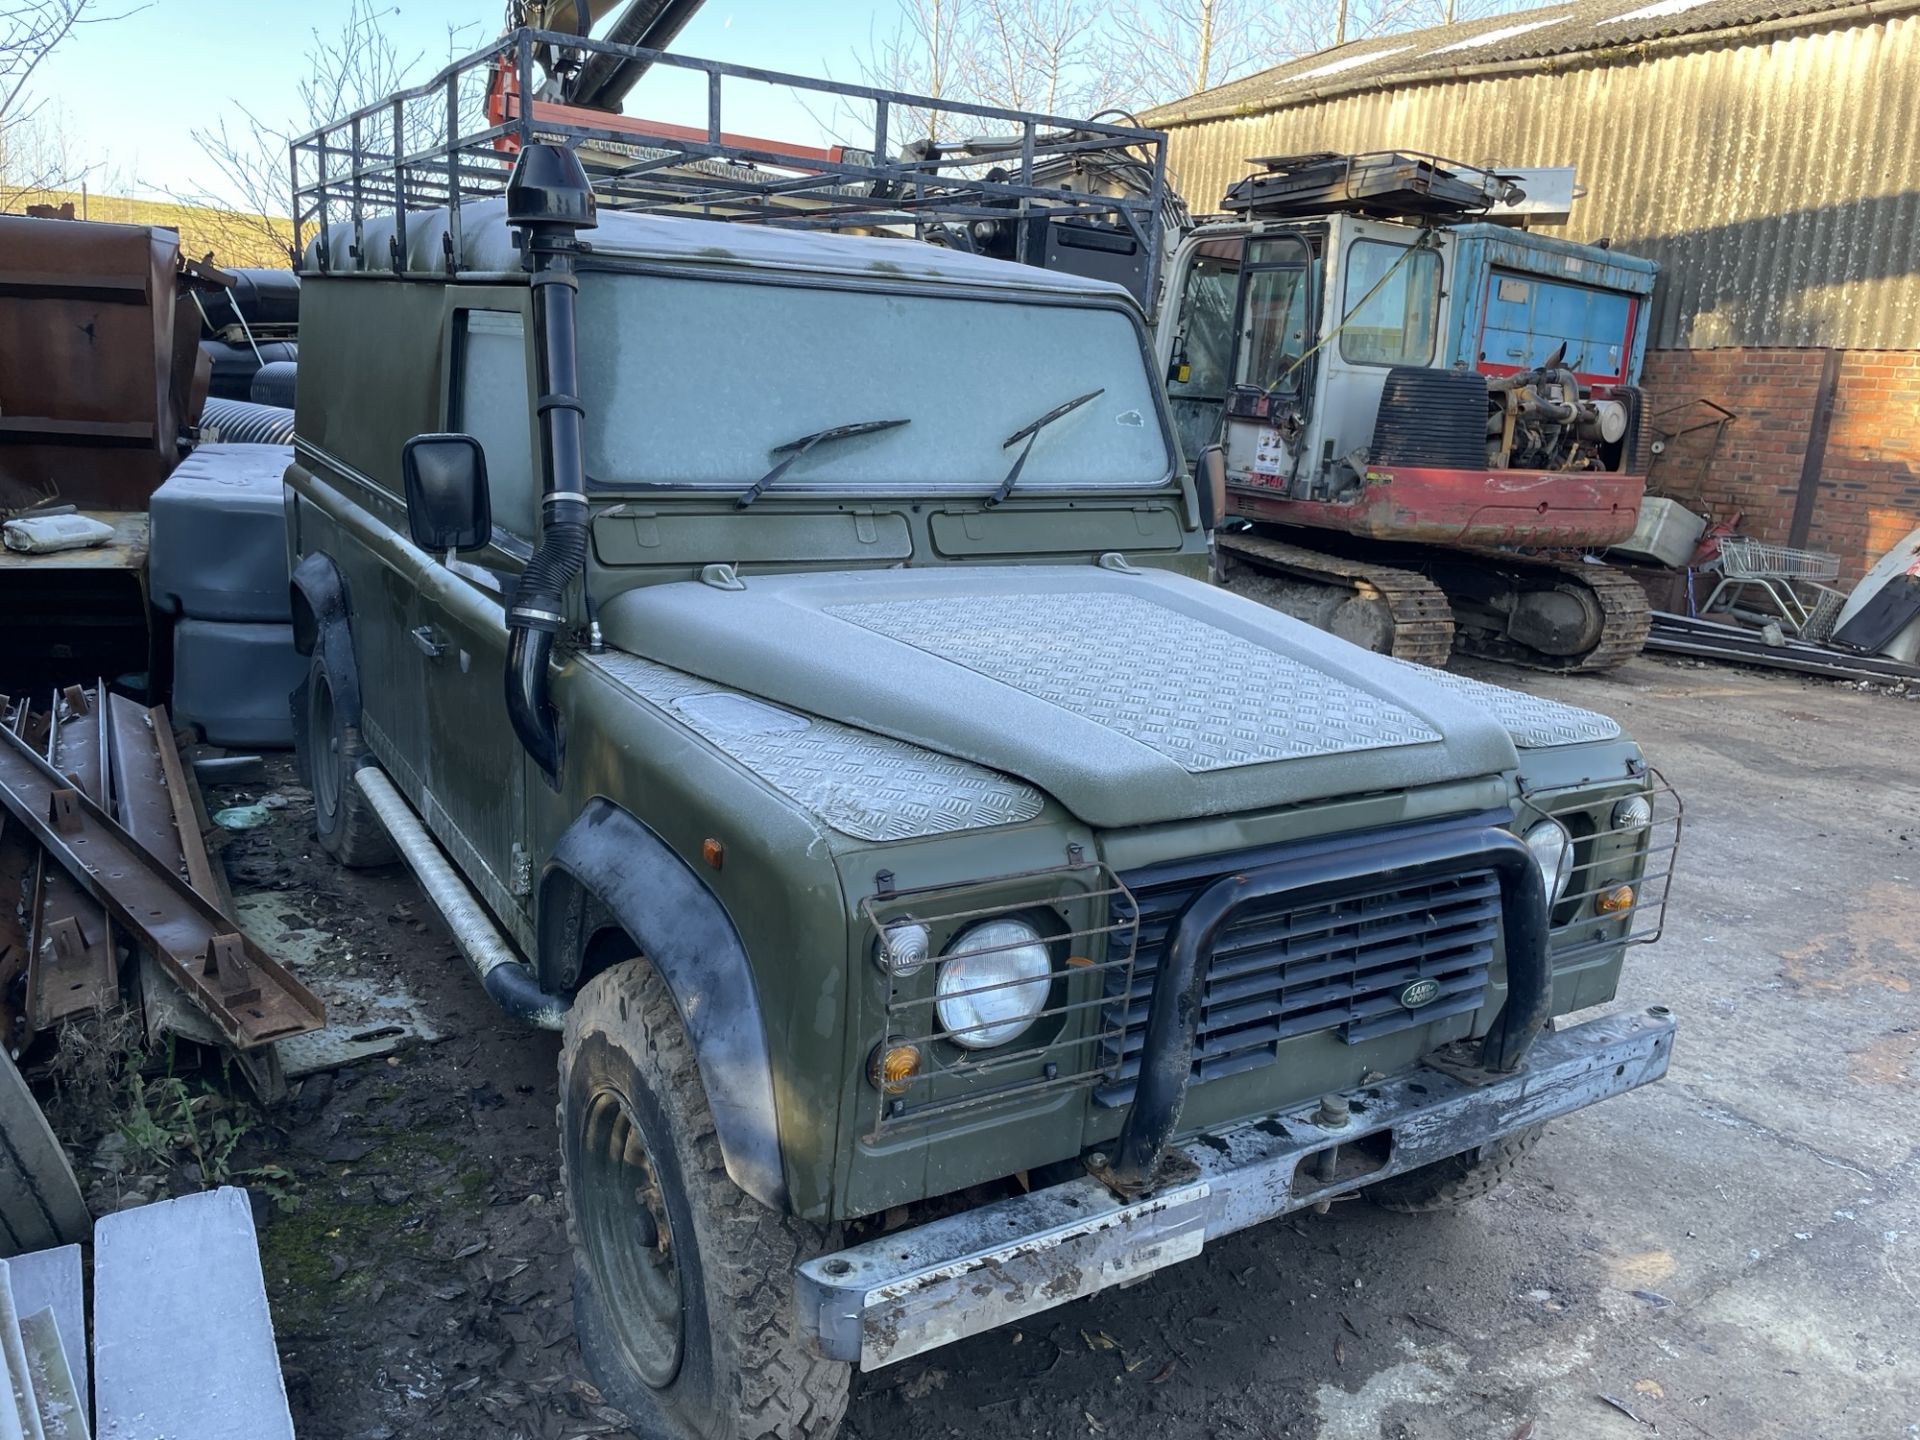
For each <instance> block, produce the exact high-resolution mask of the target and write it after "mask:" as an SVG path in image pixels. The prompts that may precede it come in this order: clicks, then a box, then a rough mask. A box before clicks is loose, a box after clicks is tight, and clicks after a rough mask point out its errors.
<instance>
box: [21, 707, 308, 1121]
mask: <svg viewBox="0 0 1920 1440" xmlns="http://www.w3.org/2000/svg"><path fill="white" fill-rule="evenodd" d="M0 716H3V717H4V720H3V723H0V806H3V807H4V811H5V813H4V815H0V886H4V892H5V893H4V903H0V1027H4V1028H3V1029H0V1034H3V1036H4V1040H5V1045H6V1048H7V1051H8V1053H9V1054H10V1055H12V1056H15V1057H17V1056H19V1055H21V1054H23V1053H24V1052H25V1050H26V1048H27V1047H28V1045H30V1044H31V1043H32V1041H33V1039H34V1038H35V1036H37V1035H39V1034H41V1033H43V1032H46V1031H49V1030H52V1029H54V1028H55V1027H57V1026H59V1025H61V1024H62V1023H64V1022H67V1021H69V1020H73V1019H75V1018H78V1017H80V1016H85V1015H94V1014H100V1013H104V1012H109V1011H116V1010H120V1009H123V1008H127V1009H131V1008H134V1007H137V1008H138V1013H139V1014H140V1015H141V1017H142V1020H143V1023H144V1026H145V1028H146V1031H147V1034H148V1037H149V1039H150V1040H153V1039H156V1038H158V1037H159V1036H161V1035H166V1034H173V1035H180V1036H183V1037H185V1038H187V1039H190V1040H194V1041H197V1042H200V1043H210V1044H215V1045H218V1046H220V1047H222V1048H224V1049H226V1050H229V1051H231V1052H232V1053H233V1055H234V1056H235V1058H236V1059H237V1060H238V1061H239V1062H240V1068H241V1069H242V1070H243V1072H244V1073H245V1074H246V1075H247V1076H248V1078H249V1080H250V1081H251V1082H252V1084H253V1085H254V1087H255V1089H256V1090H258V1091H259V1092H260V1094H261V1096H262V1098H263V1099H273V1098H277V1096H278V1095H279V1094H280V1093H281V1092H282V1091H283V1090H284V1088H285V1079H284V1076H283V1074H282V1071H281V1069H280V1064H279V1060H278V1058H277V1056H276V1055H275V1052H274V1050H273V1048H272V1046H273V1043H274V1042H275V1041H278V1040H282V1039H285V1038H287V1037H289V1036H294V1035H300V1034H304V1033H307V1032H309V1031H313V1030H318V1029H319V1028H320V1027H321V1026H322V1025H323V1024H324V1020H325V1016H324V1007H323V1006H322V1005H321V1002H320V1001H319V999H318V998H316V997H315V996H314V994H313V993H312V992H311V991H310V990H308V989H307V988H306V986H304V985H302V984H301V983H300V982H299V981H298V980H296V979H295V978H294V977H293V976H292V975H291V974H289V973H288V972H287V970H286V969H285V968H283V967H282V966H281V965H280V964H279V962H277V961H276V960H274V959H273V958H272V957H271V956H270V955H268V954H267V953H266V952H265V951H264V950H262V949H261V948H260V947H259V946H258V945H257V944H255V943H254V942H253V941H252V940H250V939H248V938H247V936H246V935H245V933H244V932H243V931H242V930H241V928H240V926H239V923H238V922H237V921H236V920H235V919H234V912H233V900H232V896H231V895H230V894H229V893H228V891H227V888H226V883H225V880H224V878H223V877H222V875H221V874H220V872H219V870H218V869H217V868H216V867H215V866H214V865H213V863H212V860H211V858H210V856H209V854H208V852H207V847H206V841H205V833H206V830H207V828H208V823H207V819H206V813H205V807H204V805H203V803H202V801H201V798H200V793H199V788H198V786H197V784H196V783H195V781H194V778H193V771H192V768H191V767H190V766H189V765H187V764H186V763H184V761H183V759H182V756H181V753H180V748H179V744H178V742H177V740H176V737H175V735H174V732H173V728H172V726H171V724H170V723H169V721H168V718H167V712H166V710H165V708H164V707H159V706H155V707H152V708H148V707H146V706H142V705H140V704H138V703H137V702H135V701H132V700H129V699H127V698H126V697H124V696H121V695H114V694H109V693H108V691H107V688H106V687H105V686H104V685H98V684H96V685H95V686H93V687H92V688H90V689H86V688H81V687H77V686H76V687H71V688H69V689H66V690H64V691H61V692H60V693H58V694H56V695H54V696H51V697H50V700H49V703H47V704H45V705H43V706H35V705H32V704H30V703H29V702H27V701H25V700H22V701H19V702H17V703H16V702H13V701H11V700H8V699H6V698H5V697H0Z"/></svg>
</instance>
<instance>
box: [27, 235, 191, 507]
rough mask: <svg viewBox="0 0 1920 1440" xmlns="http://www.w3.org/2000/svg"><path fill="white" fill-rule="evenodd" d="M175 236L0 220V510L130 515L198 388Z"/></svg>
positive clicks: (173, 452)
mask: <svg viewBox="0 0 1920 1440" xmlns="http://www.w3.org/2000/svg"><path fill="white" fill-rule="evenodd" d="M190 283H192V282H191V278H190V277H189V276H188V275H187V274H185V273H183V271H182V269H181V266H180V240H179V236H177V235H176V234H175V233H174V232H173V231H171V230H162V229H158V228H149V227H146V226H139V225H103V224H96V223H91V222H87V221H70V220H43V219H35V218H32V217H28V216H18V215H5V216H0V509H16V508H19V507H22V506H26V505H30V504H32V503H34V502H35V501H37V500H43V499H49V498H52V499H53V500H54V503H60V504H72V505H76V506H78V507H79V508H80V509H81V510H94V511H99V510H108V511H126V510H135V511H137V510H144V509H145V508H146V503H147V497H148V496H149V495H151V494H152V493H153V491H154V490H155V489H156V488H157V487H158V486H159V484H160V482H161V481H162V480H164V479H165V478H166V476H167V474H168V472H169V471H171V470H172V469H173V467H174V465H175V464H176V463H177V462H178V461H179V458H180V450H179V436H180V430H181V427H182V426H183V425H184V424H186V423H188V422H189V421H190V420H191V419H193V418H194V417H195V415H196V414H197V413H198V409H199V404H200V401H201V400H202V399H204V398H205V394H206V380H205V376H204V374H202V373H201V366H200V361H199V348H198V343H197V342H198V339H199V332H200V316H199V312H198V310H196V309H195V307H194V303H193V299H192V296H191V295H189V294H188V293H187V288H186V287H187V285H188V284H190Z"/></svg>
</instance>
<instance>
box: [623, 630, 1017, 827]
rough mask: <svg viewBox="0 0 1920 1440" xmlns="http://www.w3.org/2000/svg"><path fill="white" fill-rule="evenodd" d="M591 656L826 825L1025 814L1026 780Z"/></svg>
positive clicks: (978, 822) (944, 822)
mask: <svg viewBox="0 0 1920 1440" xmlns="http://www.w3.org/2000/svg"><path fill="white" fill-rule="evenodd" d="M596 663H597V664H598V665H599V666H600V667H601V668H602V669H604V670H606V671H607V672H608V673H609V674H610V675H612V676H613V677H614V678H615V679H616V680H618V681H619V682H620V683H621V684H622V685H625V686H626V687H627V688H628V689H630V690H632V691H633V692H634V693H635V694H637V695H640V696H642V697H644V698H645V699H647V700H649V701H651V702H653V703H654V704H655V705H658V706H659V707H660V708H661V709H663V710H665V711H667V713H669V714H670V715H672V716H673V717H674V718H675V719H677V720H679V721H680V722H681V723H682V724H684V725H686V726H687V727H688V728H689V729H691V730H692V731H694V733H696V734H697V735H699V736H700V737H701V738H702V739H704V740H706V741H707V742H708V743H709V744H710V745H712V746H713V747H714V748H715V749H717V750H719V751H720V752H721V753H723V754H725V755H728V756H731V757H732V758H733V759H735V760H737V761H738V762H739V763H740V764H741V765H743V766H745V767H746V768H747V769H749V770H751V771H753V773H754V774H756V775H758V776H759V777H760V778H761V779H762V780H764V781H766V782H767V783H768V784H769V785H771V786H772V787H773V788H774V789H776V790H778V791H779V792H780V793H781V794H783V795H785V796H787V797H788V798H789V799H791V800H793V801H795V802H796V803H797V804H799V805H801V806H803V807H805V808H806V809H807V810H809V811H811V812H812V813H813V814H815V815H817V816H818V817H819V818H820V819H822V820H824V821H825V822H826V823H827V824H829V825H831V826H832V827H833V828H834V829H836V830H838V831H840V832H842V833H843V834H847V835H851V836H853V837H854V838H856V839H859V840H910V839H914V838H916V837H918V836H922V835H945V834H952V833H954V832H956V831H961V830H979V829H984V828H986V827H988V826H992V825H1011V824H1016V823H1018V822H1019V821H1022V820H1031V819H1032V818H1033V817H1034V816H1036V815H1038V814H1039V813H1040V809H1041V806H1042V804H1043V803H1044V802H1043V800H1042V798H1041V795H1040V792H1039V791H1038V790H1035V789H1034V788H1033V787H1032V786H1031V785H1023V784H1021V783H1020V782H1019V781H1018V780H1011V779H1008V778H1007V777H1006V776H1005V775H1001V774H998V773H996V772H995V771H992V770H989V769H986V768H985V767H984V766H980V765H970V764H968V763H967V762H966V761H964V760H955V759H953V758H952V757H951V756H947V755H936V754H935V753H934V752H933V751H931V750H925V749H922V748H921V747H920V746H918V745H908V744H905V743H903V742H902V741H899V740H890V739H888V738H887V737H886V736H884V735H874V734H870V733H869V732H867V731H864V730H856V729H854V728H852V727H851V726H848V725H841V724H837V723H836V722H834V721H831V720H822V719H819V718H817V717H815V716H809V715H801V714H798V713H796V712H794V711H791V710H784V709H781V708H779V707H778V706H774V705H769V704H767V703H766V702H764V701H761V700H755V699H753V698H751V697H750V696H745V695H740V694H738V693H737V692H734V691H731V690H727V689H724V688H723V687H721V686H717V685H715V684H713V683H712V682H711V681H708V680H702V679H700V678H699V677H698V676H694V675H687V674H683V673H682V672H681V671H678V670H671V669H669V668H667V667H666V666H664V665H656V664H654V663H653V662H652V661H650V660H642V659H639V658H638V657H637V656H632V655H622V654H619V653H617V652H612V653H609V654H606V655H603V656H600V657H599V658H598V659H597V661H596Z"/></svg>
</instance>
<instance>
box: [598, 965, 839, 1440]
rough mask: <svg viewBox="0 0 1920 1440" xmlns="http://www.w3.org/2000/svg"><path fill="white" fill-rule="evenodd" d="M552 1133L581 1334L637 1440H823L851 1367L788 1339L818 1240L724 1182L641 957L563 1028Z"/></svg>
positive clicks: (698, 1095)
mask: <svg viewBox="0 0 1920 1440" xmlns="http://www.w3.org/2000/svg"><path fill="white" fill-rule="evenodd" d="M560 1136H561V1147H562V1156H561V1158H562V1161H563V1163H564V1171H565V1180H566V1198H567V1232H568V1235H569V1237H570V1238H571V1240H572V1242H573V1260H574V1280H573V1308H574V1324H575V1327H576V1329H577V1330H578V1331H579V1336H580V1349H581V1352H582V1353H583V1354H584V1356H585V1357H586V1361H587V1365H588V1368H589V1369H591V1370H592V1372H593V1375H594V1378H595V1380H596V1381H597V1382H598V1384H599V1386H600V1388H601V1390H602V1391H603V1392H604V1393H605V1395H606V1397H607V1399H608V1400H609V1401H611V1402H612V1403H613V1404H614V1405H616V1406H618V1407H619V1408H620V1409H621V1410H622V1411H624V1412H625V1413H626V1416H627V1418H628V1420H629V1421H630V1422H631V1423H632V1425H633V1427H634V1429H635V1431H636V1432H637V1433H638V1434H640V1435H642V1436H645V1437H647V1440H693V1437H700V1440H773V1437H780V1440H786V1437H798V1440H825V1437H828V1436H831V1435H832V1434H833V1433H834V1432H835V1431H836V1430H837V1429H838V1428H839V1424H840V1417H841V1416H842V1414H844V1413H845V1411H846V1408H847V1389H848V1383H849V1378H850V1370H849V1367H848V1366H846V1365H842V1364H838V1363H836V1362H834V1361H829V1360H823V1359H821V1358H820V1357H819V1356H818V1355H816V1354H815V1353H813V1352H812V1351H811V1350H810V1349H809V1348H808V1347H807V1345H806V1343H805V1342H804V1340H803V1339H802V1338H801V1336H800V1335H799V1333H798V1326H797V1323H796V1320H795V1310H794V1295H793V1274H794V1268H795V1266H796V1265H798V1264H799V1263H800V1262H801V1261H803V1260H806V1259H809V1258H811V1257H812V1256H813V1255H815V1254H818V1253H819V1252H820V1249H821V1243H820V1242H821V1237H820V1235H819V1233H818V1232H816V1231H815V1230H814V1229H813V1228H812V1227H810V1226H807V1225H804V1224H802V1223H801V1222H799V1221H797V1220H794V1219H792V1218H791V1217H789V1216H785V1215H781V1214H777V1213H775V1212H774V1211H772V1210H769V1209H767V1208H766V1207H765V1206H764V1205H762V1204H760V1202H759V1201H757V1200H754V1199H753V1198H752V1197H750V1196H748V1195H747V1194H745V1193H744V1192H743V1191H741V1190H740V1189H739V1187H738V1186H736V1185H735V1184H734V1183H733V1181H732V1180H730V1179H729V1178H728V1177H727V1172H726V1167H725V1165H724V1163H723V1161H722V1159H721V1156H720V1143H719V1140H718V1139H717V1138H716V1136H715V1133H714V1127H713V1115H712V1112H711V1111H710V1110H709V1109H708V1107H707V1097H706V1092H705V1090H704V1089H703V1087H702V1086H701V1083H700V1072H699V1067H698V1065H697V1063H696V1061H695V1059H694V1054H693V1047H692V1046H691V1045H690V1044H689V1043H688V1040H687V1035H686V1030H685V1029H684V1027H683V1026H682V1025H681V1023H680V1017H679V1014H678V1012H677V1011H676V1009H675V1007H674V1003H673V997H672V996H671V995H670V994H669V993H668V991H667V988H666V986H665V984H664V983H662V981H661V980H660V978H659V976H658V975H657V974H656V973H655V972H654V970H653V967H652V966H651V965H649V964H648V963H647V962H646V961H644V960H630V961H627V962H626V963H624V964H621V965H616V966H614V967H613V968H612V969H610V970H607V971H605V972H603V973H602V974H600V975H597V976H595V977H594V978H593V979H592V980H591V981H589V982H588V984H587V985H586V987H585V988H584V989H583V990H582V991H581V992H580V994H579V996H578V997H577V998H576V999H575V1000H574V1002H573V1007H572V1009H571V1010H570V1011H569V1012H568V1015H567V1035H566V1043H565V1044H564V1046H563V1047H562V1049H561V1052H560Z"/></svg>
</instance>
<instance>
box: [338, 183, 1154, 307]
mask: <svg viewBox="0 0 1920 1440" xmlns="http://www.w3.org/2000/svg"><path fill="white" fill-rule="evenodd" d="M459 218H460V233H459V237H458V240H457V242H456V243H455V244H454V245H453V246H452V247H451V251H449V246H448V244H447V241H446V239H445V237H446V236H447V233H448V229H449V224H448V212H447V210H446V208H445V207H441V208H438V209H434V210H423V211H412V212H409V214H408V216H407V225H406V250H407V255H406V265H405V270H406V272H407V273H409V274H414V275H425V274H439V275H445V274H447V273H448V266H447V261H448V255H449V253H451V254H452V256H453V258H454V261H455V267H456V271H457V272H461V273H467V272H472V273H478V274H496V275H498V274H517V273H519V272H520V270H521V256H520V251H519V250H518V249H517V248H516V247H515V246H514V243H513V242H514V234H513V231H512V229H511V227H509V226H508V224H507V217H506V201H505V200H503V199H491V200H475V201H470V202H468V203H467V204H465V205H462V206H461V207H460V217H459ZM598 218H599V224H598V225H596V226H595V227H594V228H593V229H591V230H582V231H581V232H580V238H581V240H583V241H584V242H586V243H587V244H588V245H590V246H591V247H592V249H593V251H594V252H595V253H597V254H601V255H608V256H618V257H622V258H630V259H640V260H657V261H667V262H679V263H694V264H709V265H716V266H724V265H738V266H743V267H748V268H752V269H759V270H783V271H798V272H806V273H812V274H820V275H866V276H886V277H892V278H896V279H903V280H910V281H917V282H925V283H934V284H950V285H987V286H992V287H995V288H997V289H1014V290H1030V291H1043V292H1047V293H1052V294H1060V293H1067V294H1079V295H1086V296H1099V297H1101V298H1103V299H1104V298H1113V297H1116V296H1126V294H1127V291H1126V289H1125V288H1124V287H1122V286H1120V285H1115V284H1112V283H1110V282H1108V281H1105V280H1092V279H1087V278H1085V277H1082V276H1078V275H1068V274H1063V273H1060V272H1057V271H1051V270H1042V269H1039V268H1038V267H1036V266H1032V265H1022V264H1018V263H1016V262H1014V261H1011V260H993V259H989V258H987V257H986V256H983V255H970V254H968V253H966V252H965V251H960V250H948V249H944V248H942V247H940V246H938V245H930V244H927V243H925V242H924V241H920V240H902V239H893V238H889V237H883V236H867V235H836V234H831V233H828V232H824V231H817V230H787V229H779V228H775V227H772V226H765V225H751V224H742V223H740V222H738V221H720V220H700V219H695V218H693V217H691V216H680V215H645V214H633V213H631V212H628V211H617V210H602V211H601V212H600V214H599V217H598ZM395 234H396V226H395V223H394V219H393V217H392V216H391V215H385V214H382V215H374V216H370V217H368V218H367V219H366V220H365V221H364V222H363V223H362V226H361V234H360V238H359V241H358V243H357V244H356V243H355V239H354V233H353V225H352V224H351V222H348V221H341V222H338V223H336V224H334V225H332V226H330V227H329V228H328V232H327V246H328V254H327V259H326V263H325V265H324V267H323V265H322V263H321V257H320V247H321V237H320V236H318V235H316V236H315V237H314V238H313V239H312V240H311V241H309V242H308V244H307V248H306V253H305V254H304V255H303V256H302V257H301V267H300V268H301V270H302V272H303V273H305V274H320V273H327V272H342V271H345V272H353V273H362V274H366V273H371V274H380V273H388V274H391V273H393V272H394V268H395V267H394V264H393V259H392V257H393V254H394V251H395V249H396V246H395V245H394V243H393V242H394V237H395Z"/></svg>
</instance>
